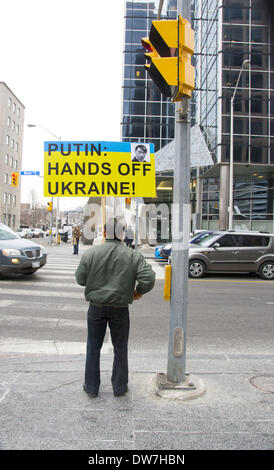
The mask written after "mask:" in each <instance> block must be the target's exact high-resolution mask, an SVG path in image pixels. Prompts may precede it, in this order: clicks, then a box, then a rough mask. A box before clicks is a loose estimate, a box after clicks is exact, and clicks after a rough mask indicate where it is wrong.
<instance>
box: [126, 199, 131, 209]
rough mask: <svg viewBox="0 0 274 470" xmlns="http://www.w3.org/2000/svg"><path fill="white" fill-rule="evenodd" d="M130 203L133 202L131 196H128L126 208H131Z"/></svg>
mask: <svg viewBox="0 0 274 470" xmlns="http://www.w3.org/2000/svg"><path fill="white" fill-rule="evenodd" d="M130 204H131V198H130V197H126V208H127V209H129V208H130Z"/></svg>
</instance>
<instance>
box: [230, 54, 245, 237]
mask: <svg viewBox="0 0 274 470" xmlns="http://www.w3.org/2000/svg"><path fill="white" fill-rule="evenodd" d="M249 66H250V60H249V59H246V60H244V61H243V63H242V67H241V70H240V72H239V75H238V78H237V82H236V86H235V88H234V92H233V95H232V98H231V100H230V159H229V207H228V228H229V230H232V229H233V163H234V162H233V160H234V154H233V140H234V130H233V118H234V98H235V95H236V91H237V88H238V85H239V81H240V78H241V75H242V72H243V70H245V69H249Z"/></svg>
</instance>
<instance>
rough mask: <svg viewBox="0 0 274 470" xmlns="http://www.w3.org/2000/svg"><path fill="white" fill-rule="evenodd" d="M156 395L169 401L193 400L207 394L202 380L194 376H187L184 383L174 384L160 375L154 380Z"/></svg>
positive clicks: (163, 375) (164, 375)
mask: <svg viewBox="0 0 274 470" xmlns="http://www.w3.org/2000/svg"><path fill="white" fill-rule="evenodd" d="M153 385H154V393H156V395H157V396H159V397H161V398H166V399H169V400H181V401H186V400H193V399H194V398H199V397H201V396H202V395H203V394H204V393H205V386H204V384H203V382H202V380H201V379H200V378H199V377H197V376H195V375H192V374H185V380H184V382H180V383H174V382H169V381H168V380H167V375H166V374H163V373H158V374H157V375H156V377H155V378H154V384H153Z"/></svg>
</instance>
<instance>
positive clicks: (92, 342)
mask: <svg viewBox="0 0 274 470" xmlns="http://www.w3.org/2000/svg"><path fill="white" fill-rule="evenodd" d="M123 233H124V227H123V225H122V224H121V223H120V222H117V221H116V220H114V221H109V222H107V224H106V225H105V227H104V235H105V242H104V243H102V244H101V245H96V246H92V247H91V248H89V249H87V250H86V251H85V253H84V254H83V256H82V258H81V261H80V263H79V266H78V268H77V270H76V272H75V277H76V281H77V282H78V284H80V285H81V286H85V298H86V300H87V301H88V302H89V308H88V321H87V323H88V335H87V350H86V365H85V381H84V385H83V389H84V391H85V392H86V393H87V394H88V396H89V397H97V396H98V392H99V387H100V383H101V380H100V351H101V348H102V345H103V341H104V337H105V332H106V327H107V325H109V328H110V334H111V341H112V345H113V350H114V360H113V367H112V375H111V383H112V388H113V393H114V395H115V396H121V395H124V394H125V393H127V392H128V337H129V326H130V321H129V309H128V306H129V304H131V303H132V302H133V300H138V299H140V298H141V297H142V296H143V294H146V293H147V292H149V291H150V290H151V289H152V288H153V287H154V284H155V273H154V271H153V270H152V268H151V266H150V265H149V264H148V263H147V262H146V260H145V258H144V256H143V255H142V254H141V253H139V252H137V251H136V250H132V249H130V248H129V247H127V246H125V245H122V244H121V241H122V240H123ZM136 283H137V284H136Z"/></svg>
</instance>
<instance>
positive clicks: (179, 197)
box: [167, 0, 191, 384]
mask: <svg viewBox="0 0 274 470" xmlns="http://www.w3.org/2000/svg"><path fill="white" fill-rule="evenodd" d="M190 6H191V2H190V0H186V1H183V0H178V15H179V14H181V16H182V17H183V18H185V19H187V20H188V21H191V12H190ZM190 216H191V210H190V113H189V99H188V97H184V98H183V100H182V101H181V102H179V103H176V123H175V163H174V189H173V218H172V225H173V227H172V283H171V286H172V288H171V300H170V309H171V311H170V329H169V348H168V364H167V380H168V381H169V382H172V383H175V384H176V383H180V382H183V381H184V380H185V353H186V321H187V303H188V245H189V234H190Z"/></svg>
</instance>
